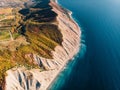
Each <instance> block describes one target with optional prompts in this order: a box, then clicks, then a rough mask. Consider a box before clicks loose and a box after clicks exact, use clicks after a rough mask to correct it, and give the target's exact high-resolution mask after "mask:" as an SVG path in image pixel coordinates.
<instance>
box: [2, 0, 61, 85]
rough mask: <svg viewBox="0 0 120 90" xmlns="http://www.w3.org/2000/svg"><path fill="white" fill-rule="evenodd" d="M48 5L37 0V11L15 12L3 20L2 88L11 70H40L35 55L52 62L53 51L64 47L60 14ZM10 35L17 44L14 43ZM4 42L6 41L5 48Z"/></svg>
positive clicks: (5, 16)
mask: <svg viewBox="0 0 120 90" xmlns="http://www.w3.org/2000/svg"><path fill="white" fill-rule="evenodd" d="M48 1H49V0H45V2H38V1H37V0H36V2H37V4H36V5H35V6H34V7H29V8H27V9H26V8H25V9H22V10H20V11H18V10H19V9H18V8H16V9H15V8H14V10H12V14H11V13H7V14H2V15H1V16H0V20H1V21H0V45H1V47H2V48H1V47H0V85H2V84H3V81H4V76H5V75H6V74H5V72H6V71H7V70H9V69H10V68H13V67H15V66H17V67H19V66H25V67H26V68H28V69H31V68H40V67H39V66H38V65H37V64H36V63H35V61H34V60H33V59H34V58H33V55H34V54H36V55H39V56H42V57H44V58H48V59H52V53H51V51H54V49H55V47H56V46H57V45H62V34H61V32H60V30H59V29H58V26H57V21H56V16H57V14H56V13H54V12H53V11H52V10H51V7H50V6H49V5H48ZM26 10H27V12H26V13H24V12H25V11H26ZM11 35H12V37H13V39H14V40H11ZM6 40H8V41H6ZM1 41H4V44H3V43H2V42H1ZM26 43H27V44H26ZM11 48H14V49H11Z"/></svg>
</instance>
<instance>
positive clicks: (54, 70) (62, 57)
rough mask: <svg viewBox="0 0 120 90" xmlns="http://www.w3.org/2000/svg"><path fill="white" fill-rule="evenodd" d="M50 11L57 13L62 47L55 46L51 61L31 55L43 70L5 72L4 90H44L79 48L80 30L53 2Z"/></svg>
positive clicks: (20, 69)
mask: <svg viewBox="0 0 120 90" xmlns="http://www.w3.org/2000/svg"><path fill="white" fill-rule="evenodd" d="M49 4H50V6H52V8H53V9H52V10H53V11H54V12H55V13H57V22H58V27H59V30H60V32H61V33H62V35H63V42H62V46H60V45H59V46H56V47H55V51H52V55H53V59H46V58H42V57H40V56H39V55H35V54H34V55H33V59H34V61H35V62H36V63H37V64H38V65H39V66H42V67H43V68H45V69H46V70H45V71H40V70H39V69H32V70H27V69H25V68H24V67H20V68H13V69H11V70H8V71H7V76H6V84H5V90H46V89H47V88H48V86H49V85H50V84H51V82H52V81H53V80H54V79H55V77H56V76H57V75H58V74H59V73H60V71H61V70H62V68H63V67H64V66H65V64H66V63H67V62H68V61H69V60H70V59H72V58H73V56H74V55H75V54H76V53H77V52H78V50H79V47H80V35H81V32H80V28H79V26H78V25H77V24H76V23H75V22H74V20H73V19H72V18H71V16H70V14H71V13H70V12H69V11H67V10H64V9H63V8H61V7H60V6H58V4H57V3H56V2H54V1H52V0H51V1H50V3H49Z"/></svg>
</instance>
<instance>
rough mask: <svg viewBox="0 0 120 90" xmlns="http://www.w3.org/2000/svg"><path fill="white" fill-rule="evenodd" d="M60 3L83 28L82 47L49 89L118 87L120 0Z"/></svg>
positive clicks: (67, 0) (112, 89)
mask: <svg viewBox="0 0 120 90" xmlns="http://www.w3.org/2000/svg"><path fill="white" fill-rule="evenodd" d="M59 3H60V4H61V5H62V6H63V7H65V8H67V9H69V10H71V11H72V12H73V17H74V19H75V20H76V21H77V22H78V24H79V25H80V27H81V28H82V41H81V43H82V46H81V50H80V52H79V53H78V54H77V55H76V56H75V57H74V60H72V61H71V62H69V63H68V64H67V66H66V68H65V69H64V70H63V71H62V72H61V73H60V75H59V76H58V77H57V78H56V80H55V81H54V82H53V84H52V85H51V89H50V90H120V0H59Z"/></svg>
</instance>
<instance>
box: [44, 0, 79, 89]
mask: <svg viewBox="0 0 120 90" xmlns="http://www.w3.org/2000/svg"><path fill="white" fill-rule="evenodd" d="M51 2H55V3H56V4H57V5H58V6H59V7H61V8H63V7H62V6H61V5H60V4H59V3H58V0H50V3H51ZM51 6H52V5H51ZM52 7H53V6H52ZM63 9H65V10H66V12H67V14H68V15H69V17H70V19H71V21H72V22H73V23H75V24H76V25H77V27H78V29H79V31H80V27H79V25H78V23H77V22H76V21H75V20H74V18H73V17H72V11H70V10H68V9H66V8H63ZM53 11H54V10H53ZM79 34H80V35H81V31H80V33H79ZM79 50H80V46H79V48H78V51H76V54H77V53H78V52H79ZM76 54H75V55H76ZM75 55H74V56H75ZM74 56H73V57H72V58H74ZM72 58H71V59H69V60H68V61H66V62H65V64H64V65H63V67H61V68H60V70H59V72H58V73H57V75H56V76H55V77H54V78H53V80H52V81H51V82H50V84H49V85H48V86H47V88H46V90H49V87H50V86H51V84H52V83H53V82H54V81H55V79H56V78H57V76H58V75H59V74H60V73H61V72H62V70H63V69H64V67H65V66H66V64H67V63H68V62H69V61H70V60H72Z"/></svg>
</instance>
